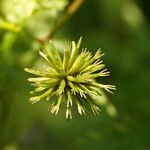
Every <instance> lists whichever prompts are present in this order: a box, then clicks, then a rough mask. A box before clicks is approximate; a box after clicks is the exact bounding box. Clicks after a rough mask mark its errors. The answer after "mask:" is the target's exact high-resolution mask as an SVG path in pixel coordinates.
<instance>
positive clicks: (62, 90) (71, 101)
mask: <svg viewBox="0 0 150 150" xmlns="http://www.w3.org/2000/svg"><path fill="white" fill-rule="evenodd" d="M81 41H82V38H80V39H79V41H78V42H77V44H76V43H75V42H74V41H72V42H68V43H67V45H66V48H65V49H64V52H63V56H62V57H61V55H60V53H59V51H58V50H57V49H56V48H55V46H54V44H53V42H52V41H50V42H49V43H47V44H45V45H44V46H43V49H42V51H39V54H40V55H41V56H42V57H43V58H44V59H45V60H46V61H47V62H48V65H45V66H43V70H41V71H40V70H39V69H28V68H25V71H26V72H28V73H31V74H33V75H35V77H34V78H29V79H28V81H30V82H33V84H32V85H33V86H35V90H34V91H32V92H31V93H32V94H33V95H36V96H33V97H31V98H30V102H31V103H36V102H38V101H40V100H41V99H47V100H50V103H51V105H50V111H51V113H53V114H55V115H57V113H58V111H59V108H60V105H62V104H65V107H66V118H67V119H71V118H72V113H71V108H72V106H77V110H78V112H79V114H80V115H82V114H86V112H88V111H92V112H93V113H94V114H99V112H100V109H99V107H98V101H100V100H101V98H102V96H103V92H102V89H105V90H107V91H108V92H111V90H115V86H113V85H104V84H101V83H98V82H97V81H96V78H98V77H104V76H109V71H107V69H104V67H105V65H104V64H103V63H102V61H101V57H102V56H103V54H102V53H101V51H100V50H97V52H96V53H95V54H94V55H92V53H91V52H89V51H87V49H82V51H81V52H80V45H81ZM37 95H38V96H37Z"/></svg>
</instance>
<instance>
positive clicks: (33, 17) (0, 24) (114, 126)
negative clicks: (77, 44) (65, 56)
mask: <svg viewBox="0 0 150 150" xmlns="http://www.w3.org/2000/svg"><path fill="white" fill-rule="evenodd" d="M75 1H77V0H75ZM72 2H73V1H69V0H0V150H100V149H101V150H149V149H150V93H149V90H150V8H149V6H150V4H148V1H146V0H85V2H84V3H83V4H82V6H81V7H80V9H78V10H77V11H76V13H75V14H74V15H73V16H72V17H71V18H70V19H68V20H66V22H65V23H64V24H62V26H61V28H59V29H57V30H56V31H55V34H54V36H53V37H52V40H54V42H55V43H56V45H57V46H58V47H59V48H60V49H62V48H63V46H64V44H63V43H64V41H68V40H76V41H77V40H78V39H79V37H80V36H81V35H82V36H83V44H82V47H87V48H88V49H89V50H90V51H93V52H95V51H96V50H97V49H98V48H99V47H100V48H101V49H102V50H103V52H104V53H105V56H104V57H103V60H104V62H105V63H106V66H107V68H108V69H109V70H110V71H111V76H110V77H109V79H105V80H104V82H106V83H109V84H114V85H116V87H117V90H116V91H115V92H114V94H113V95H111V94H108V93H107V94H108V99H109V103H107V104H106V105H104V106H102V107H101V110H102V112H101V115H100V116H94V115H90V116H89V115H87V116H83V117H81V116H79V115H77V114H74V116H73V120H70V121H66V120H65V117H64V114H63V112H62V113H61V112H60V113H59V115H58V116H54V115H51V114H50V113H49V112H48V110H47V106H48V105H47V103H46V102H44V101H43V102H39V103H36V104H35V105H32V104H30V103H29V101H28V99H29V91H30V90H31V87H30V85H29V83H28V82H27V78H28V74H27V73H25V72H24V67H28V66H35V65H39V64H40V60H39V58H40V57H39V56H38V55H37V49H39V48H40V47H41V44H40V42H39V41H38V39H42V38H44V37H46V36H47V35H48V33H49V32H51V31H52V30H53V28H54V27H55V26H56V24H57V23H58V22H59V20H61V18H62V17H63V16H64V15H65V14H66V13H65V12H66V10H67V8H68V6H69V5H70V4H71V3H72ZM146 2H147V3H146Z"/></svg>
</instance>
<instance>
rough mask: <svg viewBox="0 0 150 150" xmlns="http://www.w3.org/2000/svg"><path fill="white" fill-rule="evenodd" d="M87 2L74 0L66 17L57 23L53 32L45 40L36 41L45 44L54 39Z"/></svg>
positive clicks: (67, 10)
mask: <svg viewBox="0 0 150 150" xmlns="http://www.w3.org/2000/svg"><path fill="white" fill-rule="evenodd" d="M84 1H85V0H73V1H72V3H71V4H70V5H69V6H68V8H67V9H66V12H65V14H64V16H63V17H62V18H61V19H60V20H59V21H58V22H57V24H56V25H55V26H54V28H53V29H52V30H51V32H50V33H49V34H48V35H47V36H46V37H45V38H43V39H36V40H37V41H39V42H40V43H44V42H46V41H49V40H50V39H52V37H53V36H54V34H55V33H56V32H57V31H58V30H59V29H60V28H61V27H62V26H63V25H64V24H65V23H66V22H67V21H68V20H69V19H70V18H71V17H72V15H73V14H74V13H75V12H76V11H77V10H78V9H79V8H80V7H81V5H82V4H83V2H84Z"/></svg>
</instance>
